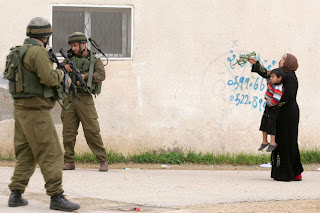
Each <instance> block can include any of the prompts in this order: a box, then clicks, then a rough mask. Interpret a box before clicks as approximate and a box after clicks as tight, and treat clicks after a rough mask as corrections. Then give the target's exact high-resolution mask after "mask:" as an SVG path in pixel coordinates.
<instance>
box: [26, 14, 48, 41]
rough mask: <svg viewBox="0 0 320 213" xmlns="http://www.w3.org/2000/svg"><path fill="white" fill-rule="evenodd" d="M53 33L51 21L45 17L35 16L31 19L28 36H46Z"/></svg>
mask: <svg viewBox="0 0 320 213" xmlns="http://www.w3.org/2000/svg"><path fill="white" fill-rule="evenodd" d="M51 34H52V27H51V24H50V22H49V21H48V20H47V19H45V18H43V17H35V18H33V19H31V21H30V22H29V24H28V26H27V36H29V37H30V38H45V37H50V36H51Z"/></svg>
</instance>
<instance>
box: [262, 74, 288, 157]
mask: <svg viewBox="0 0 320 213" xmlns="http://www.w3.org/2000/svg"><path fill="white" fill-rule="evenodd" d="M285 75H286V74H285V72H284V70H283V69H281V68H277V69H274V70H272V71H271V72H270V76H268V77H267V91H266V94H265V99H266V107H265V109H264V112H263V116H262V119H261V125H260V129H259V130H260V131H262V138H263V141H262V144H261V146H260V148H259V149H258V150H259V151H261V150H263V149H264V148H266V147H267V146H268V145H269V146H268V149H267V150H266V151H267V152H272V151H273V150H274V149H275V148H276V147H277V146H278V144H276V140H275V137H276V121H277V117H278V114H279V111H280V107H278V106H277V105H278V104H279V102H280V99H281V96H282V94H283V92H284V88H283V84H282V81H283V79H284V78H285ZM267 135H270V136H271V141H270V144H269V143H268V141H267Z"/></svg>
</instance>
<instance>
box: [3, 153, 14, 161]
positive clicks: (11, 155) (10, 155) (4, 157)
mask: <svg viewBox="0 0 320 213" xmlns="http://www.w3.org/2000/svg"><path fill="white" fill-rule="evenodd" d="M13 159H14V154H13V152H10V153H8V154H7V155H2V154H0V160H4V161H13Z"/></svg>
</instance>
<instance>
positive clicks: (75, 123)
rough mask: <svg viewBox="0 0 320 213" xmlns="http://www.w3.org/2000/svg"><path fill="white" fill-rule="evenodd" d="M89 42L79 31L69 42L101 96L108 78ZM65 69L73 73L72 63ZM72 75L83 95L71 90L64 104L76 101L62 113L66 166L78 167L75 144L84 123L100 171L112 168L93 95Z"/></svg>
mask: <svg viewBox="0 0 320 213" xmlns="http://www.w3.org/2000/svg"><path fill="white" fill-rule="evenodd" d="M86 43H87V37H86V36H85V35H84V34H83V33H81V32H75V33H72V34H71V35H70V37H69V39H68V44H69V45H70V46H71V50H70V51H71V56H70V60H71V61H72V62H73V63H74V64H75V65H76V67H77V68H78V69H79V71H80V73H81V76H82V78H83V79H84V81H85V82H86V83H87V86H88V88H89V89H90V91H91V93H92V94H94V95H97V94H99V93H100V92H101V85H102V81H103V80H104V79H105V70H104V66H103V63H102V61H101V59H100V58H96V57H95V56H94V54H93V53H92V52H91V51H90V50H88V49H87V46H86ZM64 62H66V61H64ZM65 68H66V70H67V71H68V72H72V70H71V68H70V66H69V65H68V64H65ZM70 77H71V78H72V81H73V83H74V84H76V85H77V94H78V97H79V98H77V97H73V96H74V93H70V94H69V96H68V97H66V98H65V100H64V107H67V105H68V104H69V100H72V101H71V105H70V106H69V108H68V109H67V110H62V112H61V120H62V123H63V145H64V150H65V154H64V165H63V169H64V170H74V169H75V163H74V160H75V159H74V158H75V156H74V155H75V152H74V147H75V143H76V136H77V134H78V128H79V123H80V122H81V124H82V127H83V132H84V136H85V138H86V140H87V144H88V146H89V148H90V149H91V151H92V152H93V153H94V154H95V155H96V157H97V159H98V161H99V162H100V169H99V171H101V172H106V171H108V161H107V153H106V149H105V148H104V144H103V142H102V138H101V135H100V127H99V122H98V114H97V111H96V108H95V106H94V101H93V97H92V95H91V94H90V93H89V92H87V91H86V90H84V89H83V87H82V86H81V85H80V82H79V81H77V79H76V77H75V76H74V75H72V74H70ZM70 96H71V97H70Z"/></svg>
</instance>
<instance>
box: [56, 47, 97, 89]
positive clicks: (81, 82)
mask: <svg viewBox="0 0 320 213" xmlns="http://www.w3.org/2000/svg"><path fill="white" fill-rule="evenodd" d="M60 53H61V55H62V56H63V57H64V58H65V59H66V60H67V63H68V65H69V66H70V68H71V70H72V74H73V75H74V76H76V79H77V81H79V82H80V85H81V86H82V88H83V89H84V90H85V91H87V92H88V93H89V94H90V95H92V93H91V92H90V88H89V87H88V86H87V83H86V82H85V81H84V80H83V78H82V76H81V73H80V71H79V69H78V68H77V67H76V65H75V64H74V63H73V62H72V61H71V60H70V58H69V57H68V56H67V55H66V53H65V52H64V50H63V49H62V48H61V49H60Z"/></svg>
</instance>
